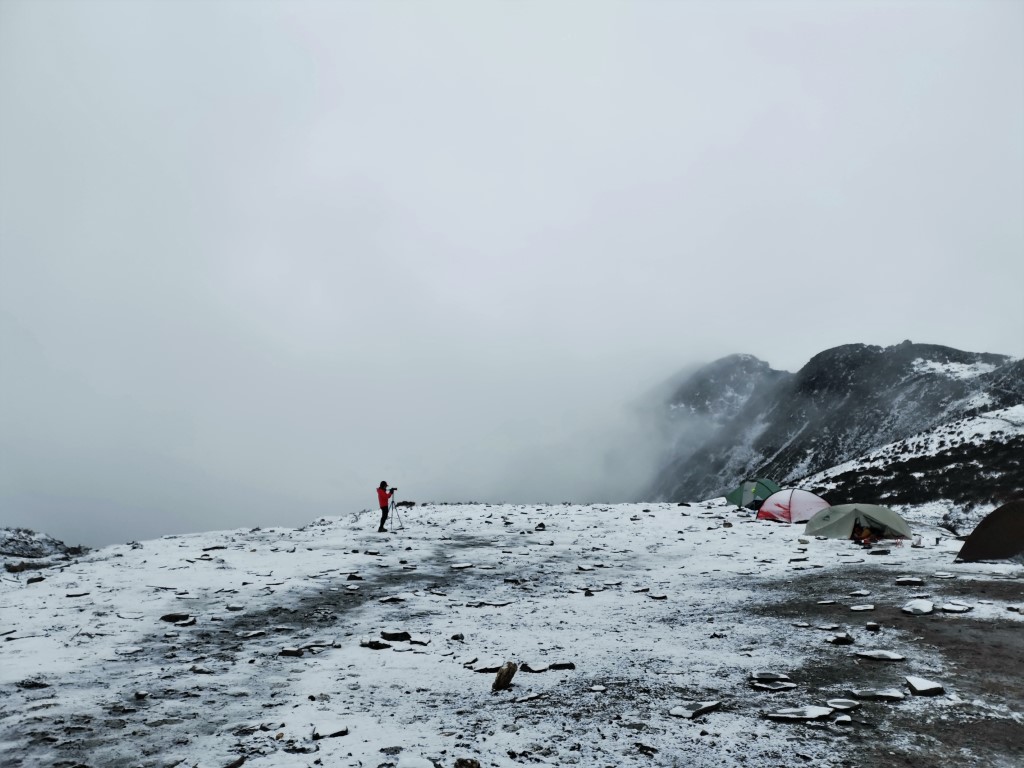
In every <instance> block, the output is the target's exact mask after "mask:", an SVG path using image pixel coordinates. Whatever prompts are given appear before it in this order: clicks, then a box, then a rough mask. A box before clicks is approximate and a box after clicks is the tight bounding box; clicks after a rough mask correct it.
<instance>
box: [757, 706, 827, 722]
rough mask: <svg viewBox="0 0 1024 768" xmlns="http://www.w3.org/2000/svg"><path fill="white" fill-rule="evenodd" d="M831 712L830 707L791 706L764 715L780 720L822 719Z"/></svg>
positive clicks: (770, 718)
mask: <svg viewBox="0 0 1024 768" xmlns="http://www.w3.org/2000/svg"><path fill="white" fill-rule="evenodd" d="M832 712H833V710H832V707H813V706H812V707H792V708H790V709H779V710H776V711H775V712H769V713H768V714H766V715H765V717H767V718H768V719H769V720H782V721H807V720H824V719H825V718H826V717H828V716H829V715H831V714H832Z"/></svg>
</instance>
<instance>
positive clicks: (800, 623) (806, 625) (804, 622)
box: [793, 621, 811, 629]
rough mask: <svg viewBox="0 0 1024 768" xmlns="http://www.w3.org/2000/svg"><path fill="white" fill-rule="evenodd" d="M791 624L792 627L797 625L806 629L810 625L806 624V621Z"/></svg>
mask: <svg viewBox="0 0 1024 768" xmlns="http://www.w3.org/2000/svg"><path fill="white" fill-rule="evenodd" d="M793 626H794V627H799V628H800V629H806V628H807V627H809V626H811V625H810V624H808V623H807V622H806V621H797V622H795V623H794V624H793Z"/></svg>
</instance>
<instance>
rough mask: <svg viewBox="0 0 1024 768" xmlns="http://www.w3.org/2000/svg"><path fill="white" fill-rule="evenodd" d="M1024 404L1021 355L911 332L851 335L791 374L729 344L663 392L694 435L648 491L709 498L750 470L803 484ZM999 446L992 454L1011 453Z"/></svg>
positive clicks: (670, 414)
mask: <svg viewBox="0 0 1024 768" xmlns="http://www.w3.org/2000/svg"><path fill="white" fill-rule="evenodd" d="M1020 403H1024V361H1020V360H1012V359H1010V358H1008V357H1006V356H1003V355H996V354H988V353H976V352H963V351H961V350H956V349H952V348H949V347H942V346H937V345H931V344H914V343H912V342H909V341H906V342H903V343H902V344H898V345H896V346H892V347H886V348H882V347H877V346H869V345H865V344H849V345H844V346H841V347H836V348H834V349H830V350H826V351H824V352H821V353H820V354H818V355H815V356H814V357H813V358H812V359H811V360H810V361H809V362H808V363H807V364H806V365H805V366H804V367H803V368H801V369H800V371H798V372H797V373H795V374H793V373H787V372H784V371H775V370H772V369H771V368H770V367H769V366H768V364H767V363H764V362H762V361H760V360H757V359H756V358H753V357H751V356H749V355H733V356H730V357H726V358H723V359H721V360H718V361H716V362H714V363H711V364H710V365H708V366H706V367H704V368H702V369H700V370H699V371H697V372H696V373H695V374H694V375H693V376H692V377H691V378H690V379H688V380H687V381H685V382H684V383H683V384H682V385H681V386H680V387H679V388H678V390H677V391H676V393H675V394H674V395H673V397H672V398H671V399H670V400H669V402H668V403H667V418H668V419H669V420H670V421H672V422H673V423H676V424H678V425H679V430H678V431H679V433H680V434H684V435H686V434H688V435H690V437H691V438H692V439H691V440H690V441H689V442H687V440H686V439H685V438H680V439H678V440H677V441H676V445H675V448H674V450H673V454H672V459H671V461H670V462H669V463H668V464H667V466H666V467H665V468H664V469H663V470H662V471H661V473H660V474H659V476H658V477H657V479H656V480H655V483H654V484H653V487H652V489H651V492H650V496H651V498H653V499H656V500H678V499H698V498H710V497H713V496H717V495H721V494H723V493H724V492H726V491H727V490H729V489H731V488H733V487H735V485H736V484H737V483H738V482H739V481H740V480H742V479H743V478H745V477H761V476H763V477H769V478H772V479H774V480H775V481H777V482H779V483H781V484H796V483H797V482H798V481H799V480H801V479H802V478H805V477H808V476H809V475H813V474H814V473H817V472H821V471H823V470H825V469H828V468H830V467H834V466H836V465H839V464H842V463H843V462H846V461H849V460H851V459H854V458H856V457H859V456H863V455H865V454H867V453H869V452H870V451H872V450H874V449H877V448H879V447H881V446H884V445H886V444H889V443H893V442H897V441H900V440H904V439H907V438H909V437H911V436H913V435H915V434H918V433H921V432H925V431H927V430H931V429H934V428H936V427H939V426H940V425H944V424H948V423H950V422H954V421H956V420H958V419H964V418H968V417H971V416H976V415H978V414H981V413H985V412H989V411H992V410H995V409H1000V408H1007V407H1011V406H1015V405H1018V404H1020ZM1001 446H1002V443H999V442H998V441H997V445H996V449H995V452H996V453H999V454H1000V455H1002V454H1004V453H1005V454H1007V455H1009V454H1010V453H1011V452H1012V451H1011V449H1012V447H1013V446H1008V447H1007V448H1006V449H1003V448H1002V447H1001ZM1004 463H1005V462H1004ZM925 500H929V499H925ZM890 502H891V503H895V500H893V499H890ZM916 503H920V500H918V501H916Z"/></svg>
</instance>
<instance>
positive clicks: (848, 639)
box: [825, 632, 853, 645]
mask: <svg viewBox="0 0 1024 768" xmlns="http://www.w3.org/2000/svg"><path fill="white" fill-rule="evenodd" d="M825 642H826V643H832V645H853V636H852V635H850V633H849V632H837V633H836V634H834V635H829V636H828V637H826V638H825Z"/></svg>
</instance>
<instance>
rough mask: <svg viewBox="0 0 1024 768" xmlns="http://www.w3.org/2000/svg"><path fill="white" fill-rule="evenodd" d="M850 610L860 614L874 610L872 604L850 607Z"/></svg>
mask: <svg viewBox="0 0 1024 768" xmlns="http://www.w3.org/2000/svg"><path fill="white" fill-rule="evenodd" d="M850 610H851V611H855V612H857V613H862V612H864V611H873V610H875V605H874V603H864V604H863V605H851V606H850Z"/></svg>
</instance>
